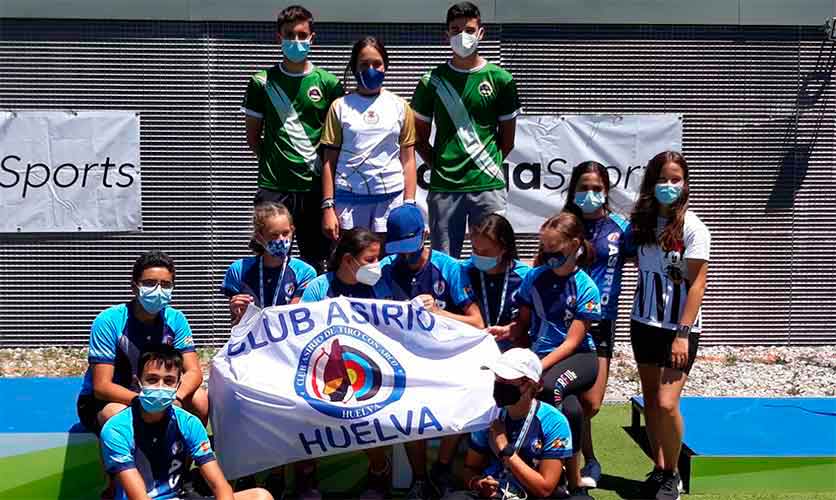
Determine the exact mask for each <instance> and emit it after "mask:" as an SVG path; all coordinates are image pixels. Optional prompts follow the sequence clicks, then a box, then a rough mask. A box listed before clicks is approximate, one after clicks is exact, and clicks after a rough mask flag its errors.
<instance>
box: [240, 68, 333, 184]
mask: <svg viewBox="0 0 836 500" xmlns="http://www.w3.org/2000/svg"><path fill="white" fill-rule="evenodd" d="M343 94H344V92H343V87H342V85H341V84H340V82H339V80H337V77H336V76H334V75H332V74H331V73H329V72H327V71H325V70H324V69H320V68H317V67H315V66H311V68H310V69H309V70H308V71H306V72H304V73H289V72H288V71H286V70H285V69H284V68H282V66H281V64H277V65H276V66H273V67H272V68H270V69H268V70H263V71H259V72H258V73H256V74H255V75H253V76H252V78H251V79H250V83H249V85H248V86H247V93H246V95H245V96H244V104H243V105H242V106H241V110H242V111H243V112H244V113H246V114H247V115H248V116H253V117H256V118H261V119H262V120H263V123H264V139H263V140H262V143H261V151H260V155H259V158H258V187H261V188H264V189H269V190H271V191H281V192H290V191H293V192H307V191H310V190H311V187H312V186H313V183H314V182H319V176H320V172H321V168H322V166H321V161H320V158H319V155H318V152H317V151H318V149H319V137H320V134H321V133H322V124H323V123H324V122H325V115H326V114H327V113H328V108H330V107H331V103H332V102H333V101H334V100H335V99H337V98H338V97H342V95H343Z"/></svg>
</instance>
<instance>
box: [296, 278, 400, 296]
mask: <svg viewBox="0 0 836 500" xmlns="http://www.w3.org/2000/svg"><path fill="white" fill-rule="evenodd" d="M339 296H343V297H350V298H353V299H385V300H392V298H393V297H392V291H391V289H390V288H389V285H388V283H387V282H386V281H385V280H384V279H383V278H381V279H380V280H379V281H378V282H377V284H375V286H373V287H372V286H369V285H364V284H362V283H357V284H354V285H349V284H347V283H343V282H342V281H340V280H339V278H337V275H336V273H325V274H322V275H320V276H317V277H316V278H315V279H314V280H313V281H311V282H310V284H309V285H308V286H307V288H305V292H304V293H303V294H302V302H317V301H319V300H325V299H330V298H334V297H339Z"/></svg>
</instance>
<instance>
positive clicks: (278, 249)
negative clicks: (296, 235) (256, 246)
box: [267, 238, 290, 257]
mask: <svg viewBox="0 0 836 500" xmlns="http://www.w3.org/2000/svg"><path fill="white" fill-rule="evenodd" d="M267 252H268V253H269V254H270V255H272V256H273V257H287V254H288V253H290V240H286V239H283V238H280V239H278V240H271V241H268V242H267Z"/></svg>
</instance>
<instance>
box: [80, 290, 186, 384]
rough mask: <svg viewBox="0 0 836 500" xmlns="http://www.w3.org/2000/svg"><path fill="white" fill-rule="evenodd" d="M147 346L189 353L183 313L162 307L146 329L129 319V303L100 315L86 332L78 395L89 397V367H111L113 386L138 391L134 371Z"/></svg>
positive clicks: (90, 377)
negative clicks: (87, 339)
mask: <svg viewBox="0 0 836 500" xmlns="http://www.w3.org/2000/svg"><path fill="white" fill-rule="evenodd" d="M151 344H169V345H173V346H174V348H175V349H177V350H178V351H180V352H182V353H186V352H193V351H194V350H195V348H194V340H193V339H192V328H191V327H190V326H189V322H188V320H186V317H185V316H184V315H183V313H181V312H180V311H178V310H177V309H174V308H173V307H166V308H165V309H163V310H162V311H161V312H160V313H159V314H158V315H157V320H156V321H155V322H154V324H152V325H148V324H146V323H143V322H142V321H140V320H138V319H137V318H136V317H135V316H134V315H133V312H132V311H131V303H130V302H129V303H127V304H119V305H115V306H112V307H109V308H107V309H105V310H104V311H102V312H100V313H99V315H98V316H96V319H95V320H93V327H92V328H91V329H90V347H89V349H88V352H87V362H88V363H89V365H90V366H89V367H88V368H87V372H86V373H85V374H84V382H82V385H81V394H92V393H93V365H95V364H99V363H105V364H109V365H113V383H115V384H119V385H121V386H123V387H127V388H129V389H134V390H137V391H138V390H139V388H138V387H135V386H134V382H133V378H134V375H136V370H135V368H134V367H135V366H136V364H137V362H138V361H139V357H140V356H141V355H142V353H143V352H144V350H145V346H147V345H151Z"/></svg>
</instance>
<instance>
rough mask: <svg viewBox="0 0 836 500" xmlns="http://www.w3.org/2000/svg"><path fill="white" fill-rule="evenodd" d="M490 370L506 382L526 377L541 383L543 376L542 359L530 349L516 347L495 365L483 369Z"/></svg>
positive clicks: (495, 362)
mask: <svg viewBox="0 0 836 500" xmlns="http://www.w3.org/2000/svg"><path fill="white" fill-rule="evenodd" d="M482 369H483V370H490V371H492V372H493V373H494V375H497V376H499V377H502V378H504V379H505V380H515V379H518V378H522V377H526V378H528V379H530V380H533V381H534V382H539V381H540V377H542V376H543V364H542V363H541V362H540V358H538V357H537V355H536V354H534V352H533V351H531V350H530V349H523V348H520V347H515V348H513V349H508V350H507V351H505V352H503V353H502V355H501V356H499V357H498V358H496V360H495V361H494V362H493V363H490V364H488V365H486V366H483V367H482Z"/></svg>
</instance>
